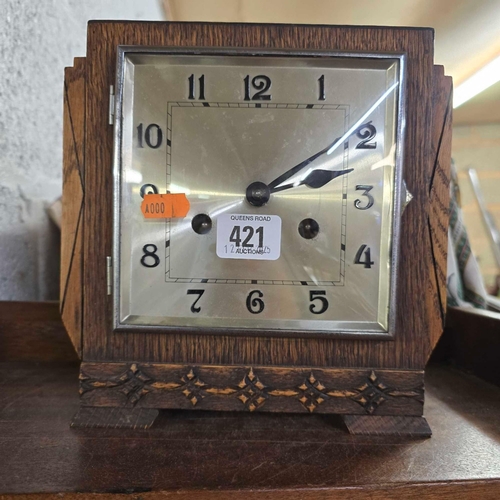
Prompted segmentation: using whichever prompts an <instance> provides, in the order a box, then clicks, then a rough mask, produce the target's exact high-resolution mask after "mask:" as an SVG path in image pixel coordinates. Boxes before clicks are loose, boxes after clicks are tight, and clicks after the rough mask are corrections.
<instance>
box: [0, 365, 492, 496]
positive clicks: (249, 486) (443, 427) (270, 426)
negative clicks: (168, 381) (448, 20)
mask: <svg viewBox="0 0 500 500" xmlns="http://www.w3.org/2000/svg"><path fill="white" fill-rule="evenodd" d="M77 377H78V370H77V366H76V365H74V364H71V365H64V364H60V363H58V364H56V363H45V364H44V363H38V364H37V363H19V362H17V363H13V362H3V363H0V499H6V498H8V497H10V495H7V494H13V493H31V494H33V497H39V495H37V494H40V493H53V494H54V495H49V496H48V497H47V496H43V498H50V497H52V496H54V498H60V497H57V496H56V494H57V493H66V494H65V496H64V498H65V499H72V498H74V497H77V498H82V496H81V495H78V496H77V495H74V494H72V492H73V493H74V492H102V493H106V495H103V496H104V497H108V496H111V495H110V494H111V493H114V494H115V495H114V496H115V497H116V494H127V493H129V494H130V493H135V495H133V496H132V497H130V496H127V498H129V499H130V498H135V499H139V498H141V499H143V500H145V499H148V498H156V496H157V492H159V491H162V492H164V494H163V495H162V496H164V495H167V493H172V494H173V493H174V492H177V493H176V494H175V498H176V499H181V500H184V499H188V498H189V499H192V498H203V499H221V500H225V499H229V498H231V499H235V498H236V499H237V498H245V499H253V498H259V499H261V498H262V499H267V498H286V499H287V500H294V499H299V498H300V499H304V498H320V499H323V498H324V499H326V498H328V499H330V498H331V499H371V500H379V499H392V498H394V499H396V498H398V499H401V498H404V499H413V498H418V499H419V500H420V499H426V498H439V499H440V500H446V499H448V498H449V499H451V498H453V500H457V499H467V500H470V499H476V498H477V499H481V500H485V499H499V498H500V388H498V387H496V386H493V385H490V384H487V383H485V382H482V381H481V380H479V379H477V378H475V377H473V376H469V375H466V374H463V373H461V372H459V371H453V370H451V369H449V368H445V367H443V366H433V367H431V368H430V369H429V370H428V372H427V380H426V389H427V393H426V403H425V415H426V417H427V419H428V421H429V424H430V426H431V428H432V430H433V432H434V435H433V437H432V438H431V439H426V440H409V439H407V438H404V439H403V438H399V437H389V438H388V437H384V438H382V437H364V436H351V435H349V434H348V433H347V432H346V431H345V430H344V429H343V428H342V426H341V423H340V422H339V421H338V420H337V419H336V418H335V417H331V416H330V417H328V416H325V415H275V414H264V413H263V414H241V413H239V414H232V413H214V412H202V411H190V412H187V411H186V412H174V411H165V412H163V413H162V414H161V415H160V417H159V419H158V420H157V421H156V422H155V424H154V426H153V427H152V428H151V429H149V430H148V431H131V430H118V429H77V430H75V429H70V427H69V423H70V420H71V418H72V416H73V415H74V414H75V413H76V411H77V408H78V394H77V390H78V384H77ZM148 492H149V493H148ZM2 494H3V496H2ZM120 496H121V495H118V497H120ZM167 496H168V495H167ZM124 498H125V496H124Z"/></svg>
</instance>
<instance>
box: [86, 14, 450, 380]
mask: <svg viewBox="0 0 500 500" xmlns="http://www.w3.org/2000/svg"><path fill="white" fill-rule="evenodd" d="M120 44H124V45H132V44H142V45H152V46H179V47H196V46H199V47H260V48H275V49H314V50H321V49H324V50H332V51H333V50H342V51H368V52H373V51H382V52H404V53H406V54H407V84H406V95H407V106H408V107H407V116H406V138H405V145H404V163H405V167H404V169H405V172H404V177H405V181H406V184H407V186H408V188H409V190H410V191H411V193H412V194H413V196H414V198H413V201H412V202H411V203H410V204H409V205H408V207H407V208H406V210H405V212H404V214H403V217H402V221H401V227H402V231H401V249H400V257H401V261H400V262H401V265H400V266H399V270H398V272H399V276H398V279H399V287H398V297H399V300H398V310H397V321H396V335H395V339H394V340H393V341H373V340H333V339H312V338H305V339H297V338H271V337H266V338H262V337H261V338H256V337H248V336H247V337H244V336H241V337H235V336H231V337H229V336H213V335H199V334H198V335H197V334H183V333H180V332H179V333H173V334H156V333H128V334H114V333H113V332H112V330H111V324H110V319H111V311H112V304H111V297H110V296H107V295H106V269H105V262H106V256H108V255H111V253H112V252H111V236H112V220H111V215H110V214H111V213H112V186H113V182H112V168H111V165H112V149H113V128H112V127H111V126H109V125H108V114H107V113H108V111H107V110H108V98H109V86H110V85H112V84H114V82H115V62H116V46H117V45H120ZM433 81H434V76H433V31H432V30H431V29H407V28H377V27H373V28H367V27H331V26H306V25H302V26H291V25H256V24H247V25H242V24H210V23H138V22H124V23H111V22H91V23H90V24H89V30H88V46H87V87H86V96H87V97H86V117H87V121H86V135H85V191H86V202H85V208H84V224H85V231H86V233H87V231H88V233H87V234H91V235H92V238H85V239H84V244H83V245H84V249H83V256H84V262H85V268H84V317H83V321H84V337H85V340H84V349H83V359H84V360H85V361H123V360H130V361H137V362H165V363H180V364H217V365H222V364H228V365H235V364H241V365H245V366H251V365H275V366H287V365H288V366H304V367H352V368H357V367H370V368H374V369H376V368H385V369H416V370H422V369H423V367H424V365H425V362H426V361H427V359H428V356H429V353H430V350H431V344H432V342H434V339H435V338H437V337H438V336H439V334H440V331H436V330H433V329H435V328H436V326H435V325H436V324H442V317H441V312H440V311H439V310H437V309H436V308H435V307H434V304H435V303H436V302H439V297H437V295H439V293H438V291H439V290H441V289H442V283H441V281H440V282H439V283H438V285H437V286H436V284H434V285H432V284H431V278H432V279H435V276H436V272H435V270H434V268H432V267H431V261H430V260H429V248H430V241H431V240H430V231H429V224H428V210H429V199H430V193H431V187H432V184H431V182H432V179H433V172H434V166H435V165H434V163H433V162H432V161H430V158H431V157H432V154H431V152H432V140H431V137H432V128H433V127H432V116H433V114H432V104H433V98H434V97H433V90H432V89H433ZM438 227H439V226H438ZM440 230H442V229H440ZM437 279H438V280H442V279H443V278H442V276H441V275H439V274H437ZM423 294H432V296H431V297H430V300H415V298H416V297H422V295H423ZM431 330H432V331H431Z"/></svg>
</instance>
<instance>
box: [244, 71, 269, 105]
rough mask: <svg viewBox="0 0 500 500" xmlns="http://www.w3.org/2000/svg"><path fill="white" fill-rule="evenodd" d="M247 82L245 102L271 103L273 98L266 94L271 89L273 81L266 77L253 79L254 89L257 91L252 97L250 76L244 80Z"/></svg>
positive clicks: (259, 76)
mask: <svg viewBox="0 0 500 500" xmlns="http://www.w3.org/2000/svg"><path fill="white" fill-rule="evenodd" d="M244 82H245V101H270V100H271V96H270V95H269V94H265V92H267V91H268V90H269V89H270V88H271V79H270V78H269V77H268V76H266V75H257V76H254V77H253V78H252V85H251V86H252V88H253V89H255V90H257V92H255V94H253V95H252V96H251V97H250V75H247V76H246V77H245V79H244Z"/></svg>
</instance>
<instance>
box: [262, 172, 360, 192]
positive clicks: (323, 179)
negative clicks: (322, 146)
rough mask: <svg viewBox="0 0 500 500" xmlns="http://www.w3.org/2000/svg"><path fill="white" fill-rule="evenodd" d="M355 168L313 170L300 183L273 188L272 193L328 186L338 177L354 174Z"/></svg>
mask: <svg viewBox="0 0 500 500" xmlns="http://www.w3.org/2000/svg"><path fill="white" fill-rule="evenodd" d="M353 170H354V169H353V168H348V169H345V170H321V169H317V170H313V171H312V172H311V173H310V174H309V175H307V176H306V177H305V178H304V179H302V180H301V181H300V182H294V183H292V184H285V185H284V186H279V187H275V188H271V190H270V191H271V193H277V192H278V191H284V190H285V189H291V188H294V187H297V186H302V185H305V186H308V187H310V188H314V189H317V188H320V187H323V186H324V185H325V184H328V183H329V182H330V181H331V180H333V179H335V178H336V177H340V176H341V175H344V174H348V173H349V172H352V171H353Z"/></svg>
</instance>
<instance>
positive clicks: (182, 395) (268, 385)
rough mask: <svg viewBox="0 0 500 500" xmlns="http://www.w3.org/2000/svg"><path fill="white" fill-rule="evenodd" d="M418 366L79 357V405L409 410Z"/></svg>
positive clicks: (417, 399)
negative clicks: (152, 361)
mask: <svg viewBox="0 0 500 500" xmlns="http://www.w3.org/2000/svg"><path fill="white" fill-rule="evenodd" d="M423 376H424V374H423V372H422V371H417V370H414V371H401V370H378V369H377V370H370V369H328V368H321V369H320V368H306V367H304V368H291V367H288V368H283V367H269V366H254V367H243V366H213V365H201V366H192V365H169V364H139V363H128V364H127V363H82V365H81V371H80V396H81V404H82V406H99V407H100V406H113V407H129V408H130V407H141V408H176V409H201V410H221V411H250V412H253V411H270V412H289V413H312V412H315V413H338V414H353V415H354V414H361V415H372V414H377V415H413V416H420V415H422V411H423V401H424V384H423Z"/></svg>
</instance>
